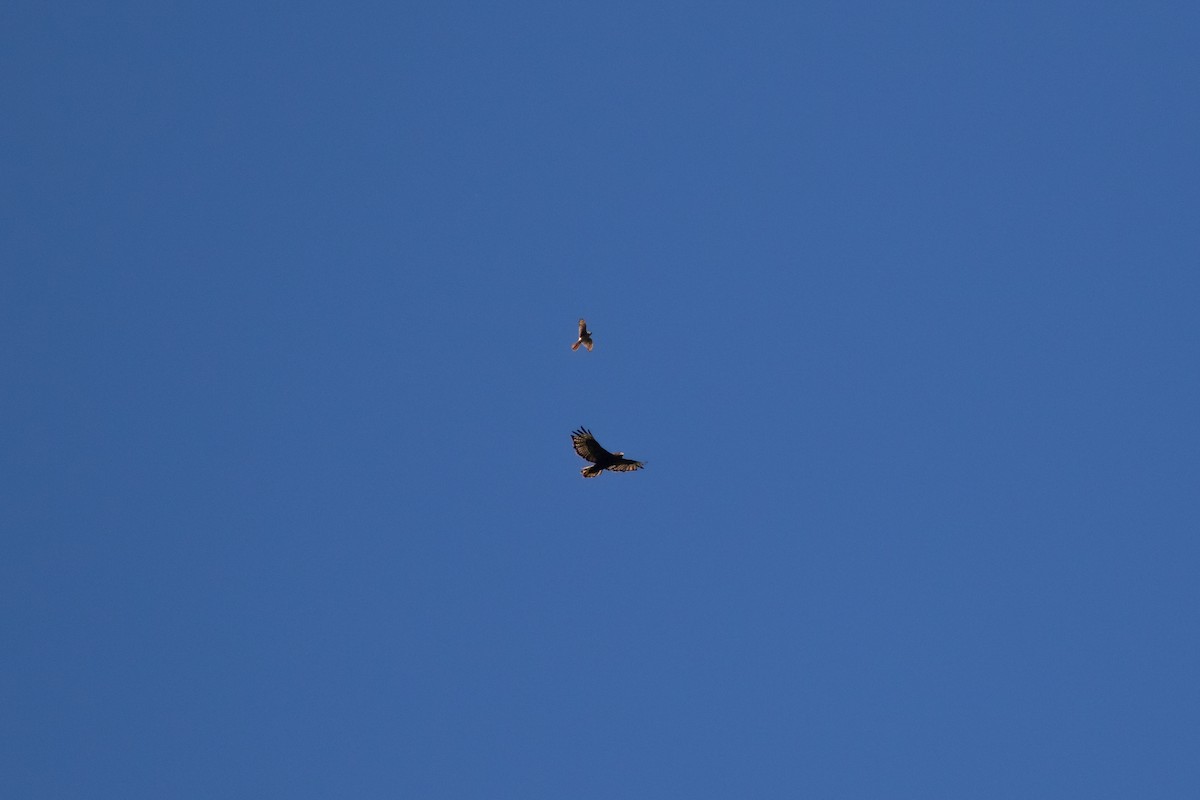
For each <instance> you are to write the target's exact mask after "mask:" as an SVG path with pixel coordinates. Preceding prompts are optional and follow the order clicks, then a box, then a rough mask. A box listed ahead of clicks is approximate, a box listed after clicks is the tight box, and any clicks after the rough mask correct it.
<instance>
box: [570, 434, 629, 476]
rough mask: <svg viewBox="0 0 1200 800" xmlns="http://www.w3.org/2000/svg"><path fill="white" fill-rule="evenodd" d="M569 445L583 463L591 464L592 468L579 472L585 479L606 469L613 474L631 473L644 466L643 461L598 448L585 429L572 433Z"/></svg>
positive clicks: (598, 445)
mask: <svg viewBox="0 0 1200 800" xmlns="http://www.w3.org/2000/svg"><path fill="white" fill-rule="evenodd" d="M571 444H573V445H575V452H576V453H579V455H580V456H582V457H583V459H584V460H585V461H590V462H592V466H590V467H584V468H583V469H582V470H580V472H581V473H582V474H583V477H585V478H594V477H596V476H597V475H599V474H600V473H601V472H603V471H604V470H606V469H611V470H612V471H613V472H633V471H634V470H635V469H641V468H642V467H644V466H646V464H645V462H643V461H633V460H632V459H628V458H625V454H624V453H610V452H608V451H607V450H605V449H604V448H603V447H601V446H600V443H599V442H597V441H596V437H595V436H592V432H591V431H589V430H588V429H587V428H580V429H579V430H577V431H575V432H574V433H572V434H571Z"/></svg>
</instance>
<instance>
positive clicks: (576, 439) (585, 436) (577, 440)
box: [571, 428, 617, 466]
mask: <svg viewBox="0 0 1200 800" xmlns="http://www.w3.org/2000/svg"><path fill="white" fill-rule="evenodd" d="M571 444H572V445H573V446H574V447H575V452H576V453H578V454H579V455H580V457H582V458H583V459H584V460H585V461H590V462H592V463H593V464H602V465H604V466H608V465H609V464H612V463H613V462H614V461H616V460H617V458H616V456H614V455H613V454H612V453H610V452H608V451H607V450H605V449H604V448H603V447H601V446H600V443H599V442H597V441H596V437H595V436H592V432H591V431H589V430H588V429H587V428H580V429H579V430H577V431H575V432H573V433H572V434H571Z"/></svg>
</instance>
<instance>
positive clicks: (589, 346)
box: [575, 336, 592, 353]
mask: <svg viewBox="0 0 1200 800" xmlns="http://www.w3.org/2000/svg"><path fill="white" fill-rule="evenodd" d="M579 341H580V342H583V346H584V347H586V348H587V349H588V352H589V353H590V352H592V337H591V336H585V337H583V338H582V339H580V340H579ZM575 346H576V347H578V346H579V342H576V343H575Z"/></svg>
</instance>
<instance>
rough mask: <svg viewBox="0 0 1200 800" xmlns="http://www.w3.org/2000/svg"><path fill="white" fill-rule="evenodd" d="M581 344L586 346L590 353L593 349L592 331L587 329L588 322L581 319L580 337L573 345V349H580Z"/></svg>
mask: <svg viewBox="0 0 1200 800" xmlns="http://www.w3.org/2000/svg"><path fill="white" fill-rule="evenodd" d="M579 345H583V346H584V347H586V348H587V349H588V352H589V353H590V352H591V351H592V332H591V331H589V330H588V329H587V322H585V321H584V320H579V338H578V339H576V340H575V344H573V345H571V349H572V350H578V349H579Z"/></svg>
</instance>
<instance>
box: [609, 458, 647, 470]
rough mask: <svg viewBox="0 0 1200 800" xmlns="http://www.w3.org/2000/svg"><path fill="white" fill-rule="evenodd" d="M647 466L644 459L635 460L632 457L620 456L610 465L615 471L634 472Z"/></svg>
mask: <svg viewBox="0 0 1200 800" xmlns="http://www.w3.org/2000/svg"><path fill="white" fill-rule="evenodd" d="M644 466H646V462H644V461H634V460H633V459H630V458H618V459H617V460H616V461H614V462H613V463H612V464H610V465H609V466H608V468H609V469H611V470H612V471H613V472H633V471H634V470H635V469H641V468H642V467H644Z"/></svg>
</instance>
